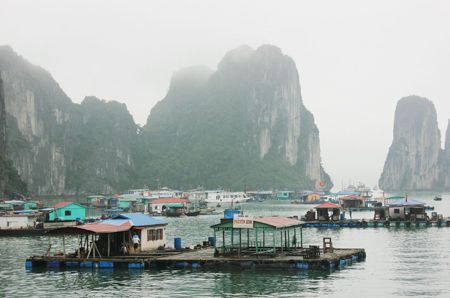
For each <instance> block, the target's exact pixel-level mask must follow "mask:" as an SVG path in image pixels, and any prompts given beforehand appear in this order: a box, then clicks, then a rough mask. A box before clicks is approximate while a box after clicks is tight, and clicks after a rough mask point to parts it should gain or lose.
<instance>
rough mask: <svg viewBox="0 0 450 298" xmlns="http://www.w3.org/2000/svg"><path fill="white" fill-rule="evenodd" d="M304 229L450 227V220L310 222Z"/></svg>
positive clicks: (304, 225) (305, 224) (306, 223)
mask: <svg viewBox="0 0 450 298" xmlns="http://www.w3.org/2000/svg"><path fill="white" fill-rule="evenodd" d="M302 227H314V228H340V227H341V228H349V227H356V228H365V227H372V228H377V227H385V228H389V227H391V228H395V227H450V219H445V220H442V221H433V220H427V221H412V222H411V221H389V220H356V219H355V220H340V221H309V222H305V223H303V224H302Z"/></svg>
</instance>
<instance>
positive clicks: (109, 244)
mask: <svg viewBox="0 0 450 298" xmlns="http://www.w3.org/2000/svg"><path fill="white" fill-rule="evenodd" d="M110 236H111V234H108V257H109V251H110V247H111V243H110V242H111V239H110Z"/></svg>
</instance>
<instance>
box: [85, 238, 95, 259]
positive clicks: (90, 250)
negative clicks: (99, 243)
mask: <svg viewBox="0 0 450 298" xmlns="http://www.w3.org/2000/svg"><path fill="white" fill-rule="evenodd" d="M93 246H94V242H92V244H91V249H89V253H88V255H87V256H86V259H89V256H90V255H91V252H92V248H93Z"/></svg>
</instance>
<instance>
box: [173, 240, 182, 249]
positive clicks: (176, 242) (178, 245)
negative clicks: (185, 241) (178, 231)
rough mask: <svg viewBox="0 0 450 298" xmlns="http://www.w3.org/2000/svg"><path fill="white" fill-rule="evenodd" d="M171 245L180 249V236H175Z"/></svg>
mask: <svg viewBox="0 0 450 298" xmlns="http://www.w3.org/2000/svg"><path fill="white" fill-rule="evenodd" d="M173 246H175V249H181V238H175V241H174V245H173Z"/></svg>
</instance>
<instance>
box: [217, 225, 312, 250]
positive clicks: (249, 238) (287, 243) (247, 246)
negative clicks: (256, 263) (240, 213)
mask: <svg viewBox="0 0 450 298" xmlns="http://www.w3.org/2000/svg"><path fill="white" fill-rule="evenodd" d="M233 223H234V221H233V219H222V222H221V223H220V224H217V225H213V226H211V228H213V229H214V251H215V256H219V255H224V256H233V255H237V256H241V255H274V254H279V253H284V252H287V251H291V250H294V249H298V248H302V247H303V233H302V224H303V222H302V221H299V220H296V219H292V218H286V217H265V218H257V219H254V220H253V226H252V227H251V228H236V227H235V226H234V224H233ZM220 232H222V241H221V242H222V243H221V244H222V245H221V246H219V245H218V241H217V240H218V238H217V235H218V234H219V233H220ZM297 233H298V234H297ZM278 235H279V237H278ZM235 236H236V237H238V239H239V242H238V243H235V240H234V238H235ZM267 236H268V237H267ZM297 237H300V241H298V240H297ZM227 238H229V240H228V241H227ZM243 238H246V239H243ZM243 240H244V241H243ZM245 240H246V241H245ZM227 242H228V243H229V245H227Z"/></svg>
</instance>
